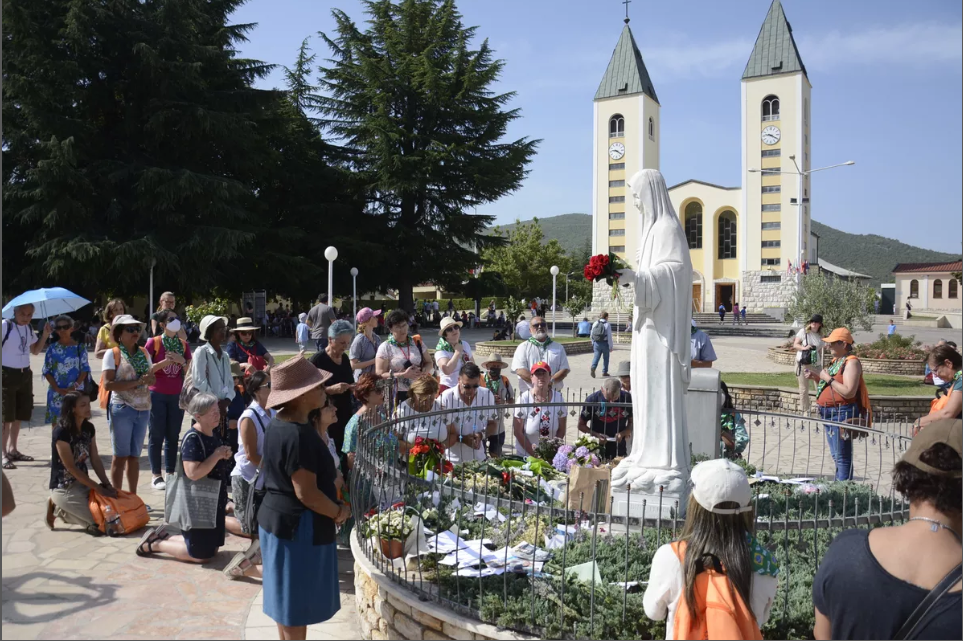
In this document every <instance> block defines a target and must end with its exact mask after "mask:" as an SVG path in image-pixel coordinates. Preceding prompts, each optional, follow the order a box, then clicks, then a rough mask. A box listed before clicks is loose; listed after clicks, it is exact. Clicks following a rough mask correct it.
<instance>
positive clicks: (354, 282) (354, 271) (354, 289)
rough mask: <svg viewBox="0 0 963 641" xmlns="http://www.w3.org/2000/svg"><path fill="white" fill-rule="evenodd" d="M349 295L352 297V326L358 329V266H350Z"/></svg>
mask: <svg viewBox="0 0 963 641" xmlns="http://www.w3.org/2000/svg"><path fill="white" fill-rule="evenodd" d="M351 297H352V298H353V299H354V315H353V316H352V318H353V319H354V328H355V330H357V329H358V268H357V267H352V268H351Z"/></svg>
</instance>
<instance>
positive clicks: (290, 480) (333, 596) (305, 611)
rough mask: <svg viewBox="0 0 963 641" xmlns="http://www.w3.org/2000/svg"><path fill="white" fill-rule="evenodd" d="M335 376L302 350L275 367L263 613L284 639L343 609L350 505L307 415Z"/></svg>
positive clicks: (265, 463) (263, 523)
mask: <svg viewBox="0 0 963 641" xmlns="http://www.w3.org/2000/svg"><path fill="white" fill-rule="evenodd" d="M330 378H331V374H330V372H325V371H322V370H319V369H317V368H316V367H314V366H312V365H311V363H309V362H308V361H306V360H304V359H303V358H301V357H300V356H295V357H294V358H292V359H291V360H289V361H287V362H285V363H283V364H282V365H279V366H278V367H275V368H274V369H273V370H272V371H271V394H270V396H268V401H267V409H276V410H278V414H277V417H276V418H275V419H274V420H273V421H271V424H270V425H269V426H268V428H267V430H265V434H264V450H263V454H262V457H261V465H262V469H263V473H264V478H265V481H264V489H265V491H266V494H265V497H264V500H263V501H262V503H261V507H260V509H259V510H258V525H259V535H260V541H261V558H262V563H263V565H262V572H263V588H264V606H263V607H264V614H266V615H267V616H269V617H271V619H273V620H274V621H276V622H277V624H278V632H279V634H280V638H281V639H304V638H305V635H306V634H307V626H308V625H312V624H315V623H321V622H323V621H327V620H328V619H330V618H331V617H333V616H334V615H335V614H336V613H337V612H338V610H339V609H340V607H341V597H340V593H339V590H338V554H337V547H336V544H335V525H336V524H339V523H343V522H344V521H345V520H346V519H347V518H348V515H349V513H350V511H349V509H348V507H347V506H346V505H342V504H340V503H338V501H337V491H336V489H335V478H336V477H337V472H336V470H335V466H334V461H333V459H332V458H331V454H330V452H329V451H328V448H327V446H325V444H324V441H323V440H322V438H321V436H320V435H319V434H318V432H317V430H316V429H315V427H314V426H313V425H311V424H310V421H309V420H308V415H309V414H310V413H311V411H312V410H314V409H317V408H319V407H322V406H324V405H326V404H327V398H326V394H325V391H324V383H325V382H326V381H328V380H329V379H330Z"/></svg>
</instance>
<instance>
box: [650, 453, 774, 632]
mask: <svg viewBox="0 0 963 641" xmlns="http://www.w3.org/2000/svg"><path fill="white" fill-rule="evenodd" d="M692 486H693V487H692V494H691V495H690V496H689V504H688V506H687V508H686V517H685V525H684V526H683V529H682V537H681V539H680V540H679V541H676V542H674V543H670V544H668V545H663V546H662V547H660V548H659V549H658V550H657V551H656V553H655V556H654V557H653V558H652V570H651V571H650V573H649V584H648V587H647V588H646V590H645V595H644V596H643V598H642V605H643V607H644V608H645V614H646V616H648V617H649V618H650V619H652V620H654V621H661V620H662V619H666V633H665V638H666V639H761V638H762V634H761V633H760V631H759V629H760V628H761V627H762V626H764V625H765V624H766V621H768V620H769V613H770V611H771V609H772V602H773V599H774V598H775V595H776V587H777V585H778V581H777V579H776V576H777V575H778V573H779V566H778V565H777V564H776V559H775V557H773V556H772V555H771V554H770V553H769V551H768V550H767V549H765V548H763V547H762V546H761V545H760V544H759V542H758V541H756V539H755V537H753V536H752V527H753V521H754V520H755V517H754V516H753V510H752V489H751V488H750V487H749V479H747V478H746V473H745V472H744V471H743V470H742V468H741V467H739V466H738V465H736V464H735V463H733V462H732V461H729V460H727V459H716V460H713V461H706V462H704V463H699V464H698V465H696V466H695V467H694V468H693V470H692ZM709 582H712V584H713V586H714V587H715V588H716V589H717V590H718V592H715V593H716V594H717V596H719V592H721V593H722V596H724V597H725V599H726V602H727V603H726V605H727V606H728V608H731V609H732V611H734V613H733V615H732V617H731V619H730V620H729V621H726V622H725V623H727V624H729V625H728V626H727V627H726V628H725V629H715V626H716V625H718V624H719V623H720V616H719V612H720V611H721V610H717V609H716V608H718V607H719V605H720V604H715V606H713V603H711V602H710V603H707V595H708V594H711V593H713V592H710V591H709V590H708V588H709ZM710 608H711V609H712V610H713V611H714V612H715V616H713V617H711V625H710V624H709V621H708V620H707V619H708V617H707V616H706V614H707V609H710ZM720 635H722V636H720Z"/></svg>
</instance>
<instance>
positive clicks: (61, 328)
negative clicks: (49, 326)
mask: <svg viewBox="0 0 963 641" xmlns="http://www.w3.org/2000/svg"><path fill="white" fill-rule="evenodd" d="M68 329H73V326H72V325H57V327H56V330H57V331H58V332H64V331H67V330H68Z"/></svg>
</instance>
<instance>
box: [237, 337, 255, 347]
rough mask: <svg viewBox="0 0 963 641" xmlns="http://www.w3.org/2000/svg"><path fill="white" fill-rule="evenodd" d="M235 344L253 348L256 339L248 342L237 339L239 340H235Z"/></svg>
mask: <svg viewBox="0 0 963 641" xmlns="http://www.w3.org/2000/svg"><path fill="white" fill-rule="evenodd" d="M237 344H238V345H240V346H241V347H246V348H248V349H254V346H255V345H257V339H255V340H253V341H251V342H250V343H245V342H244V341H242V340H239V341H238V342H237Z"/></svg>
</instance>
